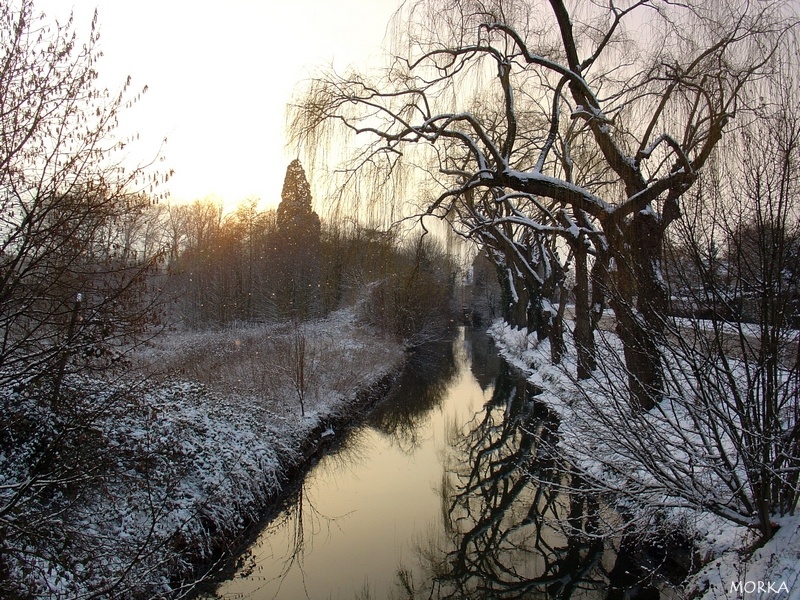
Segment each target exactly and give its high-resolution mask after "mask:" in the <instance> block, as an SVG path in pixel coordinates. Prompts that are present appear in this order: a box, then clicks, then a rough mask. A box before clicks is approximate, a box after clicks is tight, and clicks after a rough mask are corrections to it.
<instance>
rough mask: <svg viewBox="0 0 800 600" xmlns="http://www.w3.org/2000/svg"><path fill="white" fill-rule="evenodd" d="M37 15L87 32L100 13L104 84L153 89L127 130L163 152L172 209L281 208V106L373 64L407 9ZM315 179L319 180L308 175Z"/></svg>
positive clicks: (219, 8)
mask: <svg viewBox="0 0 800 600" xmlns="http://www.w3.org/2000/svg"><path fill="white" fill-rule="evenodd" d="M35 5H36V7H37V9H39V10H43V11H44V12H46V13H47V15H48V16H53V17H58V18H59V20H64V19H65V17H66V16H67V15H68V14H69V11H70V8H72V9H73V11H74V14H75V20H76V27H77V28H78V29H79V30H85V29H86V28H88V24H89V23H90V21H91V17H92V11H93V10H94V8H95V7H97V9H98V14H99V25H100V32H101V38H100V47H101V49H102V51H103V53H104V57H103V60H102V62H101V63H100V65H99V71H100V75H101V81H102V85H104V86H107V87H109V89H110V90H112V91H115V90H117V89H119V88H120V87H121V86H122V84H123V83H124V81H125V78H126V77H127V76H128V75H130V76H131V77H132V86H133V88H134V89H135V90H139V89H141V88H142V87H144V86H145V85H147V86H148V92H147V93H146V94H145V95H143V96H142V99H141V101H140V102H139V103H138V104H137V105H136V106H135V107H134V108H133V109H131V110H130V111H127V112H126V113H125V114H123V117H122V119H121V121H122V122H123V125H125V126H127V127H130V128H132V129H134V130H135V131H137V132H138V133H139V134H140V141H139V142H138V145H137V147H136V148H135V152H136V153H138V154H140V155H141V156H143V157H147V158H149V157H150V156H152V155H154V154H155V153H156V152H157V151H158V149H159V146H160V141H161V140H162V139H163V138H165V137H166V138H167V139H168V142H167V144H166V146H165V147H164V149H163V154H164V156H165V157H166V160H165V163H164V164H165V165H166V167H167V169H170V168H171V169H174V170H175V175H174V177H173V179H172V180H171V183H170V193H171V198H172V200H174V201H184V200H193V199H197V198H203V197H207V196H217V197H219V198H221V199H222V200H223V201H224V202H225V203H226V206H229V207H230V206H233V205H235V204H236V203H238V202H239V201H240V200H242V199H244V198H246V197H251V196H256V197H259V198H260V199H261V200H262V203H263V205H264V206H269V205H273V206H274V205H277V203H278V202H279V201H280V191H281V186H282V184H283V176H284V173H285V170H286V166H287V165H288V163H289V162H290V161H291V160H292V159H293V158H296V157H295V156H294V155H293V154H292V153H291V151H290V150H289V149H287V148H286V145H285V133H284V125H285V119H286V104H287V102H289V101H290V99H291V97H292V94H293V92H295V91H296V90H297V89H298V85H299V84H300V83H301V82H302V81H303V80H304V79H307V78H308V77H310V76H311V75H312V74H313V73H314V72H315V71H317V70H319V69H323V68H325V67H327V66H330V65H331V64H333V66H334V67H335V68H336V69H337V70H339V71H342V70H344V69H345V68H346V67H348V66H350V65H352V66H355V67H359V68H364V67H365V66H366V65H367V64H368V63H369V62H370V61H372V62H373V63H375V62H377V61H378V60H379V58H380V56H381V55H382V50H381V47H382V46H386V45H387V44H388V43H389V40H388V38H387V35H386V32H387V25H388V23H389V20H390V18H391V16H392V14H393V13H394V11H395V10H396V9H397V8H398V6H399V5H400V0H335V1H331V2H328V1H325V0H281V1H277V0H217V1H214V2H212V1H209V0H199V1H196V2H188V1H180V0H137V1H136V2H132V1H120V0H72V1H71V2H70V1H69V0H67V1H64V0H36V2H35ZM309 176H310V178H311V179H312V185H313V183H314V181H313V173H309Z"/></svg>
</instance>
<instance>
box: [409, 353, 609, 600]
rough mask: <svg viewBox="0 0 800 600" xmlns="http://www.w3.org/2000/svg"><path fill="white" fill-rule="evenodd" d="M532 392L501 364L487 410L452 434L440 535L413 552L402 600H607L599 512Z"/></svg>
mask: <svg viewBox="0 0 800 600" xmlns="http://www.w3.org/2000/svg"><path fill="white" fill-rule="evenodd" d="M536 391H537V390H533V389H531V388H530V386H528V385H527V384H526V383H525V382H524V381H522V380H520V379H519V378H518V377H516V376H515V375H514V374H512V373H511V372H510V370H509V368H508V367H507V365H505V364H504V363H503V364H502V365H500V372H499V374H498V375H497V379H496V382H495V387H494V392H493V394H492V397H491V399H490V401H489V402H488V403H487V405H486V407H485V409H484V410H483V411H481V412H479V413H478V414H476V415H475V417H474V419H473V420H472V421H471V422H470V423H468V425H467V427H466V431H453V435H452V439H451V451H450V453H449V454H448V457H447V461H446V465H445V467H446V468H445V474H444V477H443V481H442V487H441V495H442V504H443V506H444V507H446V510H445V512H444V514H443V524H444V527H443V529H442V531H441V532H439V533H438V534H437V535H436V536H431V537H430V538H429V539H428V540H427V542H426V543H425V544H424V545H421V546H420V547H419V548H418V563H419V567H420V573H419V575H418V576H417V580H416V581H414V580H412V576H413V575H412V574H413V570H411V569H404V570H402V571H401V573H400V574H399V575H398V578H397V579H398V587H399V588H400V589H402V590H403V592H404V595H405V597H408V598H440V599H449V598H498V599H506V598H535V597H543V598H570V597H572V596H573V595H575V596H577V597H586V596H597V597H604V596H605V590H606V589H607V588H608V583H609V580H608V571H607V568H608V565H613V560H614V554H615V553H614V549H613V547H612V545H611V543H610V542H609V541H607V539H606V537H605V536H604V535H603V533H604V531H605V528H604V526H603V523H602V516H601V515H602V512H603V511H602V510H601V506H600V504H599V503H598V502H597V501H596V500H595V499H593V498H592V496H590V495H588V494H585V493H582V492H581V491H580V490H581V487H582V482H581V481H579V480H578V479H577V478H576V477H575V476H571V475H570V474H569V469H568V465H567V464H566V463H564V462H563V461H562V460H561V458H560V457H559V456H558V454H557V453H556V452H555V451H554V450H555V446H556V442H557V433H558V420H557V418H556V416H555V415H554V414H553V413H552V412H551V411H550V410H548V408H547V407H546V406H545V405H544V404H542V403H541V402H538V401H536V400H535V395H534V394H535V393H536ZM567 490H571V491H569V492H567Z"/></svg>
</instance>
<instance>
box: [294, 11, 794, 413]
mask: <svg viewBox="0 0 800 600" xmlns="http://www.w3.org/2000/svg"><path fill="white" fill-rule="evenodd" d="M400 22H403V23H407V26H406V27H404V28H403V29H402V30H400V31H399V34H398V39H397V45H396V49H395V53H394V55H393V56H392V57H391V63H390V65H389V66H388V67H387V69H386V70H385V72H383V73H382V74H380V75H379V76H377V77H375V78H369V77H368V76H366V75H360V74H354V75H346V76H339V75H336V74H333V75H330V76H328V77H325V78H321V79H317V80H315V81H313V82H311V83H310V85H309V87H308V90H307V92H306V94H305V96H304V97H303V98H302V99H301V100H300V102H299V103H298V104H297V105H296V106H295V108H294V111H293V117H292V123H291V126H292V131H293V132H294V135H295V140H296V142H297V143H298V144H300V145H301V146H303V145H304V146H305V147H306V148H307V149H309V151H310V152H314V151H319V150H320V149H321V148H324V147H325V145H324V144H321V143H320V142H323V141H325V140H328V141H332V140H336V141H337V142H336V143H341V140H342V139H343V138H341V137H339V136H341V135H342V134H346V133H350V134H357V135H360V136H361V138H363V139H364V140H365V142H366V143H365V145H363V146H359V150H358V151H357V154H356V156H355V157H354V158H353V159H352V162H351V163H349V166H347V167H346V170H351V171H359V172H362V173H367V174H375V173H379V174H384V175H385V174H386V172H397V173H399V174H401V175H402V176H406V175H407V173H408V169H407V168H408V167H409V165H412V166H413V167H414V168H415V169H417V171H418V173H420V174H422V175H423V176H424V179H423V180H424V181H425V180H426V181H428V182H429V183H430V182H433V183H434V185H435V186H436V187H438V191H437V192H435V193H433V194H430V195H428V196H425V197H424V198H423V206H422V209H421V211H420V212H422V213H425V214H432V215H437V216H442V217H444V216H448V215H450V216H452V215H456V216H457V219H455V223H456V227H457V228H458V231H459V232H460V233H461V234H463V235H465V236H468V237H473V238H475V239H478V240H479V241H480V242H481V243H482V244H484V245H487V246H489V247H490V248H493V250H494V251H493V253H492V256H493V257H494V260H495V262H496V263H497V265H498V268H500V269H505V270H507V272H508V279H509V281H510V282H511V285H513V286H515V289H514V290H513V291H512V294H511V295H512V298H513V299H514V301H520V302H522V303H523V304H526V305H528V306H529V307H530V306H532V307H533V310H529V311H528V313H529V322H530V321H531V318H533V320H534V323H533V324H534V325H536V326H537V327H539V326H541V327H544V328H545V329H546V328H547V323H549V322H550V320H549V317H548V316H547V314H544V316H543V315H542V313H543V312H544V313H546V312H547V311H548V310H549V309H548V307H547V305H546V303H545V302H542V301H541V297H542V295H543V293H545V291H546V289H547V288H548V286H547V285H545V281H546V273H543V272H542V269H543V268H544V270H545V271H551V270H552V269H553V268H555V270H556V271H558V270H559V269H563V262H564V261H563V258H560V257H559V256H557V255H556V256H549V257H548V256H545V255H544V254H542V252H541V251H540V250H535V247H536V246H537V244H538V245H541V241H540V237H541V236H542V235H545V236H550V237H552V236H557V237H558V238H560V239H561V240H562V241H563V242H565V243H566V244H567V245H568V246H569V247H570V248H572V251H573V252H574V254H575V258H576V260H579V261H580V260H583V261H585V260H586V256H585V255H586V254H587V253H588V255H590V256H592V257H594V258H593V264H594V271H595V273H594V277H595V284H594V285H593V289H594V291H595V292H596V294H595V295H597V296H599V295H602V296H603V298H607V299H608V301H609V303H610V304H611V306H612V308H614V310H615V312H616V315H617V320H618V333H619V335H620V337H621V338H622V340H623V343H624V348H625V356H626V361H627V364H628V367H629V370H630V372H631V379H630V389H631V400H632V401H633V402H634V403H636V404H639V405H641V406H642V407H644V408H648V407H651V406H652V405H653V404H654V403H655V402H656V401H657V400H658V398H659V397H660V395H661V392H662V387H663V374H662V364H661V360H660V358H659V356H658V349H657V343H658V340H659V338H660V336H661V333H662V331H663V327H662V326H661V318H660V317H661V316H662V315H663V312H664V309H665V306H666V302H667V293H666V289H665V287H664V286H663V283H662V280H661V274H660V249H661V247H662V244H663V238H664V232H665V230H666V229H667V227H668V226H669V225H670V223H672V222H673V221H674V220H675V219H676V218H677V217H678V216H679V214H680V210H681V206H680V199H681V197H682V196H683V195H684V194H685V192H686V191H687V190H688V189H689V188H690V187H691V186H692V185H693V184H694V183H695V182H696V181H697V178H698V175H699V173H700V172H701V170H702V169H703V167H704V166H705V165H706V164H707V162H708V161H709V159H710V157H711V156H712V154H713V151H714V149H715V147H716V146H717V144H718V143H719V141H720V139H721V138H722V136H723V134H724V132H725V131H726V129H729V128H730V127H731V125H729V124H730V123H731V121H732V120H733V119H735V118H741V117H742V116H743V115H746V114H747V113H748V112H749V111H751V110H752V109H754V108H755V107H756V106H757V104H758V102H759V101H758V98H757V95H755V94H754V93H753V90H752V86H753V84H755V83H756V82H758V81H759V80H760V79H761V78H764V77H767V76H769V75H770V74H771V72H772V69H773V67H774V59H775V57H776V53H778V52H779V48H781V43H782V40H783V38H784V36H785V34H786V32H787V31H788V30H789V29H790V28H791V26H792V24H793V21H792V20H791V13H790V11H789V7H788V4H787V3H786V2H782V1H770V2H766V1H753V2H745V3H742V2H714V3H701V2H697V3H693V2H686V3H674V2H668V1H660V0H639V1H635V2H622V3H617V2H564V1H563V0H550V1H549V2H543V1H542V2H532V3H527V2H515V1H513V0H511V1H509V0H495V1H490V2H479V1H474V2H473V1H467V2H462V1H441V0H436V1H433V0H426V1H423V2H417V3H414V4H412V5H410V6H409V7H408V8H407V9H406V10H405V11H404V12H402V13H401V14H399V15H398V23H400ZM423 189H424V188H423ZM415 200H417V201H419V194H417V198H415ZM545 254H546V253H545ZM542 265H545V266H544V267H542ZM547 265H549V266H547ZM576 268H578V267H576ZM582 272H586V273H588V269H587V268H584V269H582ZM587 276H588V275H587ZM522 288H526V289H527V292H526V293H525V294H522V293H520V290H521V289H522ZM537 295H538V296H539V297H540V298H539V301H536V299H535V298H534V297H535V296H537ZM532 298H533V300H534V301H533V302H531V299H532ZM602 304H603V299H602V298H600V297H593V298H591V301H589V300H588V299H587V300H586V301H585V302H584V303H583V305H582V306H578V307H577V308H576V310H577V311H578V312H579V313H580V314H579V318H580V319H584V320H589V318H590V317H589V315H588V313H589V311H590V309H591V307H592V306H598V305H599V306H602ZM531 313H532V314H531ZM536 313H539V316H538V317H536ZM537 323H538V324H537ZM584 337H585V339H587V340H588V337H586V336H584ZM586 343H590V342H588V341H587V342H586ZM590 354H591V353H590Z"/></svg>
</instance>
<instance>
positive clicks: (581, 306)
mask: <svg viewBox="0 0 800 600" xmlns="http://www.w3.org/2000/svg"><path fill="white" fill-rule="evenodd" d="M573 253H574V255H575V332H574V337H575V348H576V349H577V352H578V372H577V376H578V379H589V378H590V377H591V376H592V371H594V370H595V369H596V368H597V360H596V356H595V345H594V326H593V324H592V319H591V315H590V313H589V311H590V307H589V267H588V264H587V259H588V256H587V250H586V245H585V243H584V240H583V238H581V239H579V240H578V241H577V243H576V244H575V245H574V248H573Z"/></svg>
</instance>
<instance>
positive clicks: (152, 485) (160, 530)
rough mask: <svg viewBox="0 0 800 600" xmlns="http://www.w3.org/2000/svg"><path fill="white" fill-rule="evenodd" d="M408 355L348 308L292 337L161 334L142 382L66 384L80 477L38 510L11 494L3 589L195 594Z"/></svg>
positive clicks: (22, 472)
mask: <svg viewBox="0 0 800 600" xmlns="http://www.w3.org/2000/svg"><path fill="white" fill-rule="evenodd" d="M403 357H404V353H403V349H402V347H401V346H400V344H398V343H396V342H394V341H392V340H390V339H388V338H386V337H385V336H382V335H380V334H378V333H377V332H376V331H374V330H372V329H370V328H367V327H364V326H362V325H361V324H359V323H358V322H357V320H356V319H355V317H354V315H353V313H352V312H350V311H341V312H338V313H336V314H334V315H332V316H331V317H330V318H328V319H324V320H320V321H315V322H313V323H307V324H302V325H299V326H294V325H287V324H282V325H277V324H275V325H260V326H248V327H241V328H238V329H226V330H222V331H218V332H204V333H180V334H179V333H172V334H169V335H166V336H164V337H163V338H161V339H159V340H158V341H157V343H154V344H153V345H151V346H150V347H149V348H148V349H147V350H146V351H144V352H141V353H139V354H138V355H137V356H136V357H135V365H132V366H135V367H136V368H135V369H132V371H133V372H134V373H136V374H137V377H136V382H135V383H134V382H132V379H131V377H130V376H128V377H125V378H121V379H119V380H117V381H114V382H109V381H107V380H105V381H97V380H92V379H91V378H86V377H83V378H80V379H79V378H72V379H71V380H70V381H69V382H68V385H67V387H68V388H69V390H68V392H69V397H70V398H72V399H73V400H74V402H75V403H80V404H81V406H80V407H78V406H76V410H75V414H78V413H79V414H82V415H87V414H91V415H92V417H91V419H90V420H89V422H81V423H80V427H81V430H82V432H83V433H82V434H81V435H82V436H83V437H82V438H81V439H77V438H76V441H75V443H74V451H75V454H76V456H78V455H80V460H81V461H82V463H83V464H84V468H83V469H82V471H83V478H82V479H80V480H77V479H75V478H67V477H65V480H64V481H63V482H62V483H63V485H62V484H61V483H60V484H59V485H57V486H55V487H54V486H52V485H51V489H50V490H49V492H48V497H47V498H45V499H43V498H41V497H32V498H29V497H28V496H26V495H24V494H22V493H21V490H22V487H20V486H18V487H17V488H15V489H16V491H17V492H16V493H17V496H18V497H17V499H16V507H15V512H14V513H13V514H12V518H13V519H15V520H16V521H15V522H16V523H17V524H18V527H17V529H18V532H17V531H15V532H13V533H14V535H5V536H4V539H3V542H2V543H3V546H2V550H3V559H2V564H1V565H0V567H1V569H0V570H2V571H3V573H2V575H3V579H4V583H3V584H2V588H0V591H2V592H3V594H4V597H9V598H70V599H73V598H89V597H112V596H113V597H119V598H158V597H165V598H166V597H180V596H182V595H185V594H189V593H190V590H191V587H192V586H193V584H194V582H195V581H196V580H198V579H203V577H204V576H205V575H206V574H207V573H210V572H211V571H212V570H213V569H214V568H215V566H216V565H215V561H217V560H218V559H219V558H220V557H221V556H222V555H223V554H224V551H225V550H226V549H228V548H231V547H234V546H236V545H237V543H238V542H239V541H240V536H241V535H242V534H243V532H244V531H245V530H246V528H247V526H248V525H249V524H251V523H253V522H254V521H256V520H258V519H259V517H260V516H261V514H262V513H263V511H264V509H265V508H266V507H267V506H269V505H270V503H271V502H274V501H275V499H276V498H279V497H280V495H281V493H282V491H283V489H284V486H285V485H286V484H287V482H288V481H289V480H290V479H291V477H292V474H293V473H294V472H296V470H297V469H299V468H301V467H302V466H303V465H304V464H306V463H307V462H309V461H313V460H314V457H315V454H316V453H317V452H318V451H319V448H320V446H321V445H324V444H325V443H327V441H329V440H330V439H331V438H332V437H334V436H336V432H337V429H338V428H339V427H340V426H344V425H345V424H347V423H348V422H349V421H351V420H352V419H353V418H355V416H356V415H358V414H361V411H362V410H363V408H364V406H365V405H367V404H370V403H372V402H374V400H375V398H376V397H377V396H379V395H380V394H381V393H383V386H384V385H385V384H386V383H387V381H388V379H389V378H390V377H391V375H392V374H393V373H395V372H396V371H397V370H398V369H399V366H400V365H401V364H402V361H403ZM143 375H146V377H143ZM9 393H11V392H9ZM6 402H7V404H8V398H6ZM14 406H23V407H24V398H14ZM78 409H80V410H78ZM16 410H18V411H21V410H23V409H16ZM20 418H21V417H20ZM26 418H28V419H29V417H26ZM48 418H50V417H48ZM29 420H30V419H29ZM62 420H63V419H62ZM68 421H69V419H68ZM73 421H74V419H73ZM20 422H22V421H20ZM75 427H76V425H75V423H74V422H67V423H66V424H64V423H60V421H59V423H55V424H54V426H53V428H54V429H56V430H58V431H61V430H63V431H72V430H74V429H75ZM87 432H92V433H91V434H89V433H87ZM57 435H61V434H57ZM88 435H91V439H88V438H87V436H88ZM59 447H60V448H62V451H63V452H67V451H68V450H69V448H67V447H65V446H64V444H63V443H60V446H59ZM23 454H24V453H20V454H19V455H17V456H9V455H8V454H5V455H3V456H2V457H0V462H2V464H0V467H2V469H0V472H1V473H2V475H3V482H2V483H4V484H6V485H7V486H8V482H13V481H22V482H24V481H25V480H26V477H27V474H28V473H29V471H30V470H31V467H30V465H25V464H24V462H25V461H24V459H25V456H24V455H23ZM29 479H30V478H29ZM9 489H11V488H10V487H7V488H5V489H4V490H3V493H4V494H6V495H8V490H9ZM11 491H12V492H14V490H13V489H11ZM0 500H3V501H4V502H3V504H4V505H8V503H9V502H10V500H8V499H7V498H5V497H3V498H0ZM34 523H35V525H36V527H37V528H38V529H37V530H35V531H34V530H33V526H34Z"/></svg>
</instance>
